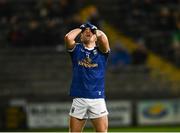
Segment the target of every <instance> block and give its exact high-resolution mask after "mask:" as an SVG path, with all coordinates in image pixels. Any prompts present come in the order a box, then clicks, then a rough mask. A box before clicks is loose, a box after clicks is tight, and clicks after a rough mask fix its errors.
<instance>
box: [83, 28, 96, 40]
mask: <svg viewBox="0 0 180 133" xmlns="http://www.w3.org/2000/svg"><path fill="white" fill-rule="evenodd" d="M81 41H82V42H83V43H91V42H95V41H96V36H95V35H94V34H93V33H92V32H91V30H90V29H89V28H86V29H85V31H84V32H82V33H81Z"/></svg>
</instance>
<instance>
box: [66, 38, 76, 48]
mask: <svg viewBox="0 0 180 133" xmlns="http://www.w3.org/2000/svg"><path fill="white" fill-rule="evenodd" d="M64 41H65V45H66V48H67V49H73V48H74V47H75V43H76V42H75V40H73V39H71V38H70V37H69V36H68V35H66V36H65V37H64Z"/></svg>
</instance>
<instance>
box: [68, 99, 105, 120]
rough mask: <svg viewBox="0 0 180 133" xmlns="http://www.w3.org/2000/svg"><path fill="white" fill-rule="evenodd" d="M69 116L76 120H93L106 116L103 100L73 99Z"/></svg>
mask: <svg viewBox="0 0 180 133" xmlns="http://www.w3.org/2000/svg"><path fill="white" fill-rule="evenodd" d="M69 115H70V116H73V117H75V118H78V119H88V118H89V119H94V118H99V117H102V116H105V115H108V111H107V108H106V103H105V100H104V99H102V98H100V99H87V98H75V99H73V103H72V106H71V109H70V113H69Z"/></svg>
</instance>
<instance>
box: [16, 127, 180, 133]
mask: <svg viewBox="0 0 180 133" xmlns="http://www.w3.org/2000/svg"><path fill="white" fill-rule="evenodd" d="M13 131H16V132H20V131H21V132H26V131H27V132H68V129H67V128H66V129H65V128H64V129H29V130H13ZM84 131H85V132H93V131H94V130H93V129H92V128H85V129H84ZM109 132H180V126H162V127H159V126H156V127H154V126H151V127H122V128H109Z"/></svg>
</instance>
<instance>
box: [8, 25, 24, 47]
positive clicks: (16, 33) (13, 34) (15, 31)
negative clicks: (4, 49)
mask: <svg viewBox="0 0 180 133" xmlns="http://www.w3.org/2000/svg"><path fill="white" fill-rule="evenodd" d="M24 36H25V35H24V33H23V31H22V30H21V29H20V27H19V25H18V24H14V25H13V27H12V29H11V30H10V32H9V33H8V41H9V42H10V43H11V44H12V46H19V45H23V44H22V43H23V42H24Z"/></svg>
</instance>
